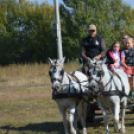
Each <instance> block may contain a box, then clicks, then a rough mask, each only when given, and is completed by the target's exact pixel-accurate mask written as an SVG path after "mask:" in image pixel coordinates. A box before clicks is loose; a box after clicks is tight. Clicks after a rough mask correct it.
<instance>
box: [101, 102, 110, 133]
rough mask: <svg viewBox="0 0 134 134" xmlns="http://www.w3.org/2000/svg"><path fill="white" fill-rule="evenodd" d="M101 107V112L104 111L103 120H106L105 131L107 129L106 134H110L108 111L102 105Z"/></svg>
mask: <svg viewBox="0 0 134 134" xmlns="http://www.w3.org/2000/svg"><path fill="white" fill-rule="evenodd" d="M99 105H100V108H101V111H102V114H103V119H104V125H105V129H106V134H109V130H108V117H107V112H106V109H105V108H104V107H103V106H102V105H101V104H99Z"/></svg>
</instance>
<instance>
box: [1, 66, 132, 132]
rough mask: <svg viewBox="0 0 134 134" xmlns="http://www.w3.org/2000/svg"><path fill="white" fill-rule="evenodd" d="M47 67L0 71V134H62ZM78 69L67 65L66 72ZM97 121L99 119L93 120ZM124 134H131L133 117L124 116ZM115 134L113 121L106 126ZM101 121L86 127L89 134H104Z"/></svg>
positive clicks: (9, 67)
mask: <svg viewBox="0 0 134 134" xmlns="http://www.w3.org/2000/svg"><path fill="white" fill-rule="evenodd" d="M49 67H50V66H49V65H44V64H40V65H38V64H34V65H10V66H7V67H0V72H1V75H0V134H64V129H63V124H62V117H61V114H60V113H59V110H58V108H57V105H56V102H55V101H54V100H52V96H51V93H52V90H51V82H50V78H49V76H48V71H49ZM79 67H80V65H79V64H76V63H75V65H74V64H73V63H70V64H69V65H68V64H66V65H65V66H64V68H65V70H66V71H72V70H77V68H79ZM96 118H98V117H96ZM125 124H126V131H127V133H126V134H134V131H133V130H134V115H133V114H129V115H126V121H125ZM109 125H110V126H109V128H110V132H111V134H113V133H114V131H113V130H114V129H113V123H112V121H111V122H110V123H109ZM103 126H104V125H103V121H101V122H100V121H97V122H94V123H88V124H87V129H88V134H104V133H105V130H104V127H103Z"/></svg>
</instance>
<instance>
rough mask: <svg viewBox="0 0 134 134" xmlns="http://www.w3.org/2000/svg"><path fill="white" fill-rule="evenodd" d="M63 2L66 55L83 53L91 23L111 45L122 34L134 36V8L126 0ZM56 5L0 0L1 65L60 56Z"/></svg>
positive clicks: (63, 37) (38, 60)
mask: <svg viewBox="0 0 134 134" xmlns="http://www.w3.org/2000/svg"><path fill="white" fill-rule="evenodd" d="M63 2H64V4H61V5H60V17H61V18H60V19H61V29H62V42H63V55H64V56H65V57H66V58H67V59H70V60H71V59H74V58H78V57H79V56H80V45H81V41H82V38H84V37H86V36H87V28H88V25H89V24H95V25H96V26H97V31H98V34H99V35H100V36H101V37H103V39H104V41H105V43H106V45H107V48H109V46H110V45H111V44H112V43H113V42H114V41H115V40H118V41H120V42H121V38H122V35H123V34H124V33H129V34H131V35H134V17H133V16H134V9H132V8H131V6H130V5H127V4H126V3H124V2H123V1H122V0H94V1H92V0H71V1H70V0H63ZM54 20H55V13H54V7H53V6H51V5H49V4H48V3H47V2H43V3H41V4H40V5H39V4H38V2H34V3H32V2H29V1H26V0H19V1H18V0H12V1H11V0H1V1H0V64H1V65H6V64H12V63H33V62H39V63H40V62H46V60H47V58H48V57H51V58H57V50H56V49H57V43H56V38H55V37H53V31H52V23H53V22H54Z"/></svg>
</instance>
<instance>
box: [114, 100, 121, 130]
mask: <svg viewBox="0 0 134 134" xmlns="http://www.w3.org/2000/svg"><path fill="white" fill-rule="evenodd" d="M119 112H120V104H119V103H118V102H116V103H114V115H113V121H114V131H115V132H119V130H120V124H119Z"/></svg>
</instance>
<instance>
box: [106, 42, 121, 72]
mask: <svg viewBox="0 0 134 134" xmlns="http://www.w3.org/2000/svg"><path fill="white" fill-rule="evenodd" d="M106 55H107V63H108V64H109V69H111V70H112V69H115V68H121V51H120V43H119V42H118V41H115V42H114V43H113V44H112V48H111V49H110V50H108V51H107V54H106Z"/></svg>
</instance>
